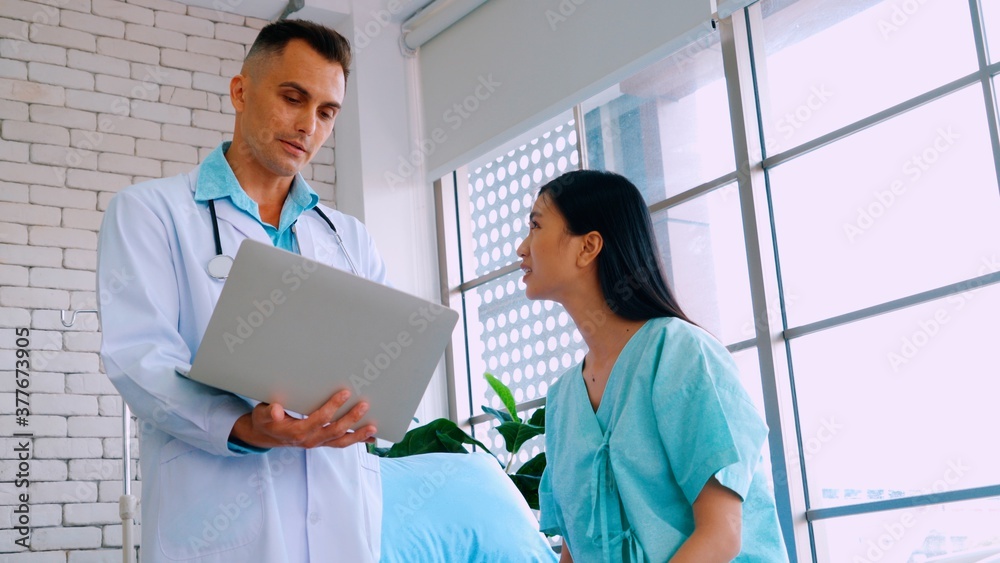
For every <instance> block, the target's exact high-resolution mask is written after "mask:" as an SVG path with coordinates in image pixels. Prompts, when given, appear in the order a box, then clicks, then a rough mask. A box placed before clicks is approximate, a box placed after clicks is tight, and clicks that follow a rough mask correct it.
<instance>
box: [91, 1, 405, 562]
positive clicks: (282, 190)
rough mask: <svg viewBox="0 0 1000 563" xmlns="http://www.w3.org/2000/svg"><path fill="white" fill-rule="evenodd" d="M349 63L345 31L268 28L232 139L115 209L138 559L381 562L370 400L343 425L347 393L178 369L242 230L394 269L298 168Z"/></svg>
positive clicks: (109, 238) (113, 361)
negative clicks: (219, 383) (243, 384)
mask: <svg viewBox="0 0 1000 563" xmlns="http://www.w3.org/2000/svg"><path fill="white" fill-rule="evenodd" d="M350 63H351V51H350V45H349V44H348V42H347V40H346V39H344V38H343V37H342V36H340V35H339V34H337V33H336V32H335V31H332V30H330V29H328V28H325V27H323V26H320V25H317V24H313V23H308V22H302V21H289V20H286V21H281V22H277V23H273V24H270V25H268V26H267V27H265V28H264V29H262V30H261V32H260V35H259V36H258V37H257V39H256V41H255V42H254V44H253V46H252V47H251V49H250V51H249V54H248V55H247V57H246V60H245V62H244V65H243V68H242V69H241V71H240V74H239V75H237V76H236V77H234V78H233V79H232V81H231V83H230V95H231V98H232V103H233V107H234V108H235V110H236V125H235V130H234V134H233V141H232V143H222V145H220V146H219V147H217V148H216V149H215V151H214V152H212V153H211V154H210V155H209V156H208V157H207V158H206V159H205V161H204V162H203V163H202V164H201V165H200V166H198V167H197V168H195V169H194V170H192V171H191V172H189V173H187V174H182V175H180V176H175V177H172V178H165V179H160V180H152V181H149V182H143V183H141V184H138V185H135V186H131V187H129V188H127V189H125V190H122V191H121V193H119V194H118V195H117V196H116V197H115V198H114V199H112V201H111V204H110V205H109V206H108V210H107V212H106V214H105V217H104V223H103V225H102V227H101V233H100V242H99V246H98V267H97V275H98V290H99V295H100V312H101V324H102V329H103V333H104V341H103V344H102V347H101V354H102V358H103V360H104V366H105V369H106V371H107V373H108V376H109V377H110V378H111V381H112V382H113V383H114V385H115V387H116V388H117V389H118V391H119V392H120V393H121V395H122V397H124V399H125V401H126V402H127V403H128V405H129V406H130V407H131V408H132V411H133V412H134V413H135V414H136V416H137V417H138V418H139V420H140V421H141V424H142V432H141V445H140V449H141V451H142V455H141V470H142V559H143V561H146V562H159V561H199V562H209V561H212V562H215V561H217V562H227V563H230V562H234V561H261V562H267V563H285V562H287V563H303V562H309V561H312V562H314V563H318V562H330V561H343V562H347V563H364V562H372V561H377V560H378V558H379V550H380V545H379V538H380V532H381V516H382V498H381V494H382V493H381V480H380V474H379V465H378V460H377V458H374V457H373V456H370V455H368V454H367V453H366V451H365V448H364V442H366V441H371V440H373V438H371V436H373V435H374V433H375V430H376V429H375V428H374V427H371V426H366V427H363V428H361V429H359V430H358V431H357V432H350V431H349V430H348V429H349V428H350V426H352V425H353V424H354V423H355V422H357V421H358V420H360V419H361V417H362V416H363V415H364V413H365V412H366V410H367V404H364V403H362V404H359V405H357V406H356V407H355V408H354V409H353V410H351V411H350V412H349V413H348V414H347V415H345V416H344V417H342V418H340V419H336V420H334V419H333V413H334V412H335V411H336V410H337V409H338V408H339V407H340V406H341V405H343V404H344V403H345V402H346V401H347V399H348V396H349V392H347V391H344V392H341V393H340V394H337V395H334V396H333V397H331V398H330V399H329V401H328V402H327V403H326V404H325V405H324V406H323V407H321V408H320V409H319V410H317V411H316V412H313V413H311V414H309V416H308V417H307V418H304V419H300V418H296V417H292V416H290V415H288V414H287V413H285V411H284V410H283V409H282V408H281V406H280V405H277V404H263V403H262V404H258V405H256V406H253V407H252V408H251V405H250V404H249V403H247V402H246V401H245V400H243V399H242V398H240V397H237V396H235V395H232V394H229V393H226V392H223V391H220V390H217V389H214V388H211V387H208V386H205V385H202V384H199V383H196V382H193V381H191V380H188V379H186V378H184V377H182V376H181V375H179V374H178V373H177V372H176V370H177V369H178V368H181V369H186V368H189V367H190V364H191V361H192V357H193V355H194V352H195V351H196V350H197V349H198V344H199V342H200V341H201V338H202V335H203V334H204V331H205V328H206V326H207V325H208V321H209V318H210V317H211V315H212V310H213V308H214V306H215V303H216V301H217V299H218V297H219V293H220V292H221V290H222V285H223V283H224V279H217V278H216V277H213V275H210V272H209V270H210V268H208V264H209V262H211V261H212V260H213V259H214V258H216V257H217V256H218V255H228V256H233V255H235V253H236V250H237V248H238V247H239V245H240V242H241V241H242V240H244V239H247V238H251V239H254V240H258V241H262V242H266V243H269V244H274V245H275V246H278V247H281V248H284V249H286V250H289V251H292V252H298V253H301V254H302V255H303V256H306V257H308V258H312V259H315V260H318V261H320V262H323V263H326V264H329V265H331V266H333V267H336V268H341V269H344V270H354V269H356V270H357V272H356V273H358V275H361V276H363V277H366V278H368V279H371V280H375V281H377V282H381V283H384V282H385V280H386V271H385V265H384V263H383V262H382V259H381V257H380V256H379V254H378V251H377V250H376V249H375V244H374V243H373V241H372V239H371V237H370V236H369V234H368V232H367V231H366V230H365V228H364V226H363V225H362V224H361V223H360V222H359V221H358V220H356V219H354V218H353V217H349V216H347V215H344V214H342V213H338V212H337V211H335V210H333V209H330V208H328V207H326V206H323V205H319V204H318V200H319V197H318V196H317V195H316V193H315V192H313V190H312V189H311V188H310V187H309V185H308V184H307V183H306V182H305V180H303V179H302V176H300V175H299V171H300V170H301V169H302V167H303V166H305V165H306V164H307V163H309V161H310V159H312V157H313V155H315V154H316V151H317V150H318V149H319V148H320V147H321V146H322V145H323V143H324V142H325V141H326V140H327V138H328V137H329V136H330V133H331V132H332V131H333V123H334V121H335V120H336V117H337V114H338V112H339V111H340V108H341V104H342V103H343V100H344V89H345V83H346V80H347V74H348V69H349V67H350ZM213 208H214V209H213ZM327 218H328V219H329V220H330V221H331V222H332V224H333V225H332V226H331V225H330V224H329V223H328V222H327V220H326V219H327ZM332 227H335V228H336V230H337V232H339V233H340V236H341V237H342V239H343V244H342V245H341V244H339V243H338V242H337V239H336V238H335V235H334V232H333V230H332ZM216 238H218V242H219V243H221V248H219V249H218V251H217V248H216V247H217V243H216ZM223 262H225V259H223ZM352 262H353V266H352V265H351V263H352ZM218 267H219V264H214V265H213V268H212V270H214V271H212V272H211V273H212V274H215V275H220V272H219V271H218ZM224 269H225V268H223V270H224ZM221 273H222V274H223V275H224V274H225V272H221ZM220 277H222V276H221V275H220ZM344 322H348V319H344ZM324 369H329V370H335V369H337V366H324ZM282 375H283V374H281V373H276V374H274V376H275V377H282Z"/></svg>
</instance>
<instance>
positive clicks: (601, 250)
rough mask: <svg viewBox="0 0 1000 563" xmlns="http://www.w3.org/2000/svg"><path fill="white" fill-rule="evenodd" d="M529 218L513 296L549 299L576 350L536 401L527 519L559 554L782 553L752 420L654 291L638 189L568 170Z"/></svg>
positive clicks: (702, 342) (660, 282) (629, 557)
mask: <svg viewBox="0 0 1000 563" xmlns="http://www.w3.org/2000/svg"><path fill="white" fill-rule="evenodd" d="M529 225H530V230H529V232H528V237H527V238H526V239H525V240H524V242H523V243H522V244H521V246H520V247H518V250H517V252H518V255H519V256H520V257H521V260H522V262H521V269H522V270H523V271H524V283H525V285H526V286H527V290H526V292H527V296H528V298H530V299H550V300H553V301H557V302H559V303H561V304H562V305H563V306H564V307H565V308H566V311H567V312H568V313H569V314H570V316H571V317H572V318H573V320H574V321H575V322H576V325H577V327H578V328H579V329H580V332H581V333H582V335H583V338H584V340H585V341H586V343H587V347H588V352H587V355H586V356H585V357H584V360H583V363H582V364H581V365H579V366H576V367H574V368H572V369H570V370H569V371H568V372H567V373H565V374H563V375H562V376H561V377H560V378H559V380H558V381H557V382H556V383H555V384H554V385H553V386H552V387H551V389H550V390H549V393H548V401H547V407H546V420H545V423H546V424H545V426H546V450H547V458H548V467H547V468H546V470H545V473H544V475H543V476H542V482H541V488H540V493H539V494H540V500H539V502H540V505H541V512H542V515H541V527H542V530H543V531H545V532H547V533H550V534H558V535H561V536H563V538H564V540H565V543H564V546H563V552H562V560H561V561H563V562H567V561H573V559H574V558H575V559H576V560H577V561H583V562H588V563H589V562H592V561H609V562H610V561H630V562H633V563H641V562H644V561H651V562H661V561H668V560H669V561H672V562H675V563H680V562H686V561H696V562H698V563H706V562H712V561H732V560H736V561H745V562H750V561H753V562H772V561H787V556H786V554H785V549H784V546H783V544H782V540H781V532H780V530H779V528H778V519H777V514H776V511H775V508H774V500H773V496H772V494H771V493H770V491H769V490H768V488H767V485H766V484H765V481H764V474H763V473H762V472H761V471H760V470H759V465H758V461H759V459H760V456H761V448H762V445H763V443H764V439H765V438H766V436H767V427H766V426H765V425H764V423H763V421H762V420H761V418H760V415H759V414H758V413H757V411H756V409H755V408H754V406H753V404H752V403H751V401H750V399H749V397H748V396H747V394H746V391H744V389H743V388H742V386H741V385H740V383H739V381H738V380H737V371H736V366H735V364H734V363H733V360H732V358H731V357H730V356H729V353H728V352H727V351H726V349H725V347H724V346H722V345H721V344H720V343H719V342H718V341H716V340H715V339H714V338H713V337H712V336H711V335H709V334H708V333H706V332H705V331H703V330H702V329H700V328H699V327H697V326H695V325H694V324H693V323H692V322H691V321H690V320H689V319H688V318H687V317H686V316H685V315H684V313H683V312H682V311H681V309H680V307H679V306H678V304H677V302H676V300H675V299H674V296H673V294H672V292H671V291H670V289H669V288H668V286H667V283H666V281H665V279H664V276H663V272H662V271H661V269H660V265H659V260H658V253H657V250H656V243H655V240H654V238H653V231H652V223H651V221H650V217H649V213H648V211H647V209H646V205H645V203H644V202H643V199H642V196H641V195H640V193H639V191H638V189H636V187H635V186H634V185H633V184H632V183H631V182H629V181H628V180H627V179H625V178H624V177H622V176H619V175H617V174H612V173H608V172H596V171H589V170H581V171H577V172H570V173H567V174H564V175H563V176H561V177H559V178H557V179H556V180H553V181H552V182H550V183H548V184H546V185H545V186H543V187H542V188H541V190H540V191H539V193H538V198H537V200H536V201H535V204H534V206H533V208H532V210H531V215H530V217H529Z"/></svg>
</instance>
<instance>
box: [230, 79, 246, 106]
mask: <svg viewBox="0 0 1000 563" xmlns="http://www.w3.org/2000/svg"><path fill="white" fill-rule="evenodd" d="M246 87H247V77H245V76H243V75H242V74H237V75H236V76H234V77H233V79H232V80H230V81H229V101H230V102H232V104H233V109H234V110H236V113H240V112H242V111H243V108H244V107H245V106H246Z"/></svg>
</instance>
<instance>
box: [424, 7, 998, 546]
mask: <svg viewBox="0 0 1000 563" xmlns="http://www.w3.org/2000/svg"><path fill="white" fill-rule="evenodd" d="M980 2H981V0H968V3H969V9H970V14H971V17H972V20H973V21H972V23H973V26H972V27H973V34H974V40H975V45H976V51H977V58H978V69H977V70H976V71H975V72H973V73H971V74H969V75H967V76H964V77H961V78H959V79H957V80H954V81H952V82H950V83H948V84H945V85H942V86H939V87H937V88H935V89H933V90H930V91H928V92H924V93H922V94H920V95H918V96H915V97H913V98H911V99H909V100H906V101H904V102H901V103H899V104H896V105H894V106H892V107H889V108H887V109H884V110H882V111H879V112H877V113H875V114H872V115H869V116H867V117H864V118H862V119H860V120H858V121H855V122H853V123H850V124H848V125H845V126H843V127H841V128H839V129H837V130H835V131H832V132H829V133H827V134H824V135H822V136H820V137H818V138H816V139H813V140H810V141H807V142H805V143H802V144H799V145H796V146H791V147H788V148H787V149H784V150H782V151H780V152H777V153H775V154H767V150H766V145H765V140H764V132H763V130H762V124H763V117H762V111H761V93H760V91H759V89H758V85H759V83H760V80H759V76H760V73H762V72H766V69H765V68H763V67H764V66H765V64H766V56H765V54H764V52H763V46H762V44H761V42H759V41H758V42H756V43H755V42H754V40H753V38H754V37H755V36H756V37H761V36H762V35H763V30H764V22H763V16H762V10H761V6H760V4H759V3H754V4H751V5H750V6H748V7H746V8H744V9H741V10H738V11H736V12H734V13H733V14H732V15H730V16H728V17H726V18H723V19H721V20H719V21H717V22H715V23H716V28H717V32H718V33H719V34H720V38H721V45H722V55H723V65H724V77H725V78H724V79H725V82H726V89H727V93H728V101H729V111H730V122H731V125H732V134H733V142H734V151H735V154H736V166H735V170H733V171H731V172H729V173H727V174H724V175H723V176H720V177H718V178H716V179H714V180H710V181H707V182H705V183H703V184H701V185H699V186H695V187H693V188H690V189H687V190H686V191H684V192H682V193H679V194H676V195H673V196H671V197H668V198H666V199H664V200H662V201H659V202H657V203H655V204H653V205H651V206H650V207H649V211H650V213H657V212H661V211H664V210H666V209H670V208H672V207H675V206H677V205H680V204H683V203H685V202H688V201H690V200H692V199H694V198H697V197H699V196H702V195H705V194H707V193H709V192H711V191H713V190H715V189H718V188H720V187H722V186H726V185H727V184H731V183H733V182H735V183H736V186H737V193H738V194H739V199H740V207H741V214H742V219H743V235H744V243H745V250H746V255H747V266H748V271H749V276H750V294H751V304H752V310H753V319H754V329H755V334H754V336H752V337H750V338H748V339H746V340H744V341H741V342H737V343H733V344H731V345H729V346H728V347H727V348H728V349H729V350H730V352H738V351H740V350H745V349H748V348H755V349H756V350H757V356H758V362H759V367H760V377H761V384H762V389H763V393H764V406H765V412H764V413H763V415H764V418H765V421H766V422H767V424H768V427H769V428H770V432H769V436H768V441H769V452H768V455H769V457H770V461H771V468H772V477H773V480H774V494H775V501H776V505H777V508H778V518H779V522H780V525H781V528H782V532H783V534H784V536H785V541H786V545H787V548H788V552H789V559H790V561H792V562H797V561H800V560H801V561H817V542H816V538H815V537H814V523H815V522H818V521H821V520H826V519H830V518H841V517H848V516H852V515H859V514H869V513H876V512H884V511H889V510H895V509H899V508H911V507H917V506H927V505H934V504H943V503H952V502H960V501H965V500H974V499H983V498H990V497H995V496H1000V482H998V483H997V484H995V485H990V486H982V487H974V488H965V489H956V490H952V491H947V492H943V493H935V494H927V495H919V496H912V497H903V498H898V499H891V500H879V501H871V502H864V503H859V504H853V505H847V506H838V507H831V508H812V507H811V506H810V502H809V497H808V490H809V489H808V481H807V479H808V476H807V474H806V467H805V455H804V451H803V436H802V431H801V427H800V424H799V411H798V405H797V401H796V396H795V373H794V369H793V364H792V356H791V346H790V342H791V341H792V340H794V339H796V338H799V337H802V336H805V335H807V334H812V333H814V332H818V331H822V330H826V329H830V328H833V327H837V326H840V325H843V324H846V323H850V322H855V321H859V320H863V319H867V318H871V317H874V316H876V315H882V314H885V313H889V312H892V311H896V310H899V309H902V308H905V307H909V306H912V305H916V304H920V303H925V302H928V301H931V300H934V299H939V298H941V297H945V296H948V295H953V294H957V293H960V292H962V291H964V290H967V289H968V288H969V287H970V284H975V285H974V286H975V287H977V288H983V287H986V286H989V285H992V284H995V283H998V282H1000V272H995V273H992V274H986V275H983V276H979V277H976V278H971V279H967V280H962V281H959V282H956V283H953V284H949V285H946V286H943V287H939V288H934V289H931V290H928V291H924V292H920V293H917V294H914V295H908V296H904V297H902V298H899V299H894V300H891V301H888V302H884V303H880V304H878V305H875V306H871V307H866V308H863V309H860V310H857V311H852V312H848V313H845V314H840V315H837V316H833V317H830V318H825V319H822V320H819V321H815V322H810V323H807V324H804V325H800V326H791V327H790V326H788V322H787V318H786V315H785V295H784V292H783V288H782V284H781V277H780V270H781V266H780V261H779V258H778V250H777V238H776V235H775V227H774V218H773V214H772V208H771V189H770V179H769V174H770V171H771V170H772V169H774V168H776V167H778V166H780V165H782V164H783V163H786V162H789V161H791V160H793V159H795V158H797V157H799V156H801V155H804V154H807V153H809V152H812V151H813V150H816V149H818V148H820V147H823V146H826V145H829V144H832V143H835V142H837V141H839V140H841V139H844V138H847V137H849V136H850V135H853V134H854V133H857V132H859V131H861V130H864V129H867V128H868V127H872V126H875V125H877V124H879V123H882V122H884V121H887V120H889V119H892V118H893V117H896V116H899V115H901V114H903V113H905V112H907V111H910V110H912V109H914V108H916V107H919V106H921V105H923V104H926V103H928V102H930V101H933V100H937V99H940V98H942V97H945V96H948V95H949V94H952V93H954V92H957V91H959V90H961V89H962V88H964V87H967V86H970V85H972V84H974V83H975V82H977V81H978V82H980V84H981V87H982V89H983V95H984V100H985V104H986V115H987V119H988V128H989V134H990V141H991V144H992V150H993V155H994V165H995V171H996V176H997V179H998V185H1000V128H998V110H997V98H996V92H995V88H996V86H997V85H996V84H995V80H996V79H997V76H998V75H1000V62H997V63H993V64H990V63H989V55H988V52H987V45H986V39H985V26H984V22H983V14H982V7H981V5H980ZM582 107H583V106H582V105H581V104H577V105H576V106H574V108H573V112H574V113H573V115H574V119H575V127H576V130H577V147H578V149H577V150H578V152H579V157H580V159H579V161H580V167H581V168H586V167H587V165H588V159H587V146H586V143H587V137H586V134H585V131H584V128H585V123H584V115H583V109H582ZM467 179H468V168H466V167H463V168H459V169H458V170H456V171H454V172H453V173H452V174H449V175H448V176H446V177H444V178H441V179H439V180H437V181H435V182H434V196H435V207H436V213H437V228H438V244H439V247H438V256H439V263H440V272H441V280H442V283H441V295H442V301H443V303H444V304H445V305H446V306H450V307H452V308H453V309H455V310H456V311H458V312H459V314H460V315H461V321H462V322H461V323H460V326H462V327H463V330H460V331H456V333H455V334H454V335H453V339H452V343H451V345H450V346H449V348H448V350H447V351H446V354H445V361H446V372H447V378H448V406H449V413H448V414H449V418H451V420H453V421H454V422H456V423H457V424H458V425H459V426H460V427H462V428H463V429H465V430H466V431H471V430H472V427H473V425H475V424H480V423H483V422H486V421H488V420H490V419H491V417H490V415H488V414H477V413H476V412H475V411H474V409H475V408H477V405H474V404H473V398H472V389H471V377H470V376H471V374H470V373H469V366H470V362H469V349H470V345H469V342H468V336H467V334H466V330H465V329H464V327H466V326H467V323H469V322H478V319H475V318H474V317H475V312H470V311H467V310H466V307H465V300H464V293H465V292H466V291H469V290H471V289H474V288H476V287H479V286H481V285H483V284H485V283H488V282H490V281H492V280H495V279H496V278H499V277H501V276H504V275H507V274H509V273H511V272H513V271H516V270H517V269H518V264H517V263H514V264H510V265H508V266H505V267H503V268H500V269H497V270H494V271H493V272H491V273H489V274H486V275H483V276H480V277H477V278H475V279H471V280H466V279H464V278H463V269H462V261H463V259H468V257H463V256H462V255H461V254H460V252H461V246H460V244H459V240H460V239H461V236H462V232H463V230H464V229H467V228H468V225H470V224H471V218H470V215H469V189H468V188H469V186H468V181H467ZM777 311H780V313H781V314H780V315H775V314H774V313H775V312H777ZM460 366H464V367H460ZM544 404H545V398H544V397H539V398H536V399H532V400H529V401H525V402H523V403H520V404H519V405H518V410H519V411H527V410H530V409H533V408H536V407H539V406H542V405H544Z"/></svg>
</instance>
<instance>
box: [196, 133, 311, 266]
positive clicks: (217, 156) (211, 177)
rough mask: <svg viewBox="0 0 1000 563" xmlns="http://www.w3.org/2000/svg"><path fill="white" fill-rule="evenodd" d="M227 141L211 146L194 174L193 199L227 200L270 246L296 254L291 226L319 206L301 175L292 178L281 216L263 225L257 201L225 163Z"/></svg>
mask: <svg viewBox="0 0 1000 563" xmlns="http://www.w3.org/2000/svg"><path fill="white" fill-rule="evenodd" d="M230 144H231V143H230V142H229V141H225V142H223V143H222V144H221V145H219V146H217V147H215V150H214V151H212V153H211V154H209V155H208V158H206V159H205V161H204V162H202V164H201V171H200V172H199V174H198V185H197V187H196V188H195V192H194V199H195V201H197V202H207V201H209V200H213V199H222V198H224V197H228V198H229V200H230V201H232V202H233V205H235V206H236V207H237V208H239V209H240V210H241V211H243V212H244V213H246V214H247V215H249V216H251V217H253V218H254V219H256V220H257V222H258V223H260V225H261V226H262V227H264V231H266V232H267V234H268V236H269V237H271V242H272V243H274V246H276V247H278V248H281V249H284V250H287V251H289V252H294V253H296V254H298V253H299V244H298V241H297V240H296V239H295V235H294V234H293V233H292V225H294V224H295V221H297V220H298V219H299V216H300V215H302V214H303V213H304V212H306V211H309V210H310V209H312V208H313V207H316V204H317V203H319V196H318V195H316V192H314V191H313V189H312V188H310V187H309V184H307V183H306V181H305V180H303V179H302V176H299V175H298V174H296V175H295V179H294V180H293V181H292V189H290V190H289V191H288V197H286V198H285V204H284V205H283V206H282V207H281V217H280V219H279V220H278V226H277V227H274V225H271V224H268V223H265V222H264V221H263V220H261V218H260V208H259V207H258V206H257V202H256V201H254V200H252V199H250V196H248V195H247V193H246V192H245V191H243V188H242V187H241V186H240V183H239V181H238V180H237V179H236V174H234V173H233V169H232V168H230V166H229V161H227V160H226V151H227V150H229V145H230Z"/></svg>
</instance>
